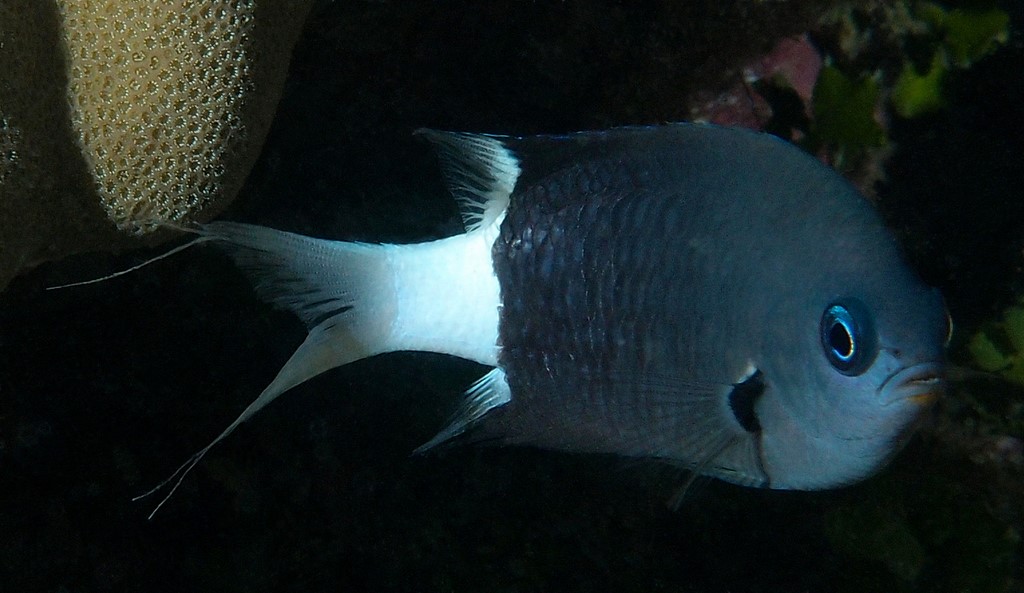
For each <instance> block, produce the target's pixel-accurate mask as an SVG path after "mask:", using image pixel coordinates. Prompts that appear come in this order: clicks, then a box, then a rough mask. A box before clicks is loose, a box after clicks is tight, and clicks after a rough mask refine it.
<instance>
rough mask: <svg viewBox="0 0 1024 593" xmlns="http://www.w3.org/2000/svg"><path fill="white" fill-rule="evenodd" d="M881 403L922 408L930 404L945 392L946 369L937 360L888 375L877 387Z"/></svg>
mask: <svg viewBox="0 0 1024 593" xmlns="http://www.w3.org/2000/svg"><path fill="white" fill-rule="evenodd" d="M879 391H880V395H881V401H882V405H885V406H888V405H890V404H893V403H897V402H905V403H910V404H913V405H915V406H920V407H922V408H925V407H928V406H931V405H932V404H934V403H935V401H936V400H938V398H939V396H941V395H942V394H943V393H945V392H946V369H945V365H943V364H942V363H939V362H923V363H919V364H915V365H913V366H910V367H907V368H904V369H902V370H900V371H898V372H896V373H894V374H892V375H890V376H889V378H887V379H886V380H885V382H884V383H882V386H881V387H880V388H879Z"/></svg>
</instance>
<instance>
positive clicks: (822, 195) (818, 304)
mask: <svg viewBox="0 0 1024 593" xmlns="http://www.w3.org/2000/svg"><path fill="white" fill-rule="evenodd" d="M417 134H418V135H419V136H421V137H422V138H424V139H426V140H427V141H429V142H430V143H431V144H432V145H433V146H434V147H435V149H436V151H437V155H438V161H439V164H440V167H441V170H442V174H443V177H444V179H445V181H446V183H447V186H448V188H449V190H450V192H451V194H452V195H453V196H454V198H455V200H456V201H457V203H458V205H459V210H460V212H461V216H462V219H463V222H464V226H465V232H464V233H461V234H457V235H454V236H450V237H446V238H442V239H438V240H433V241H427V242H421V243H412V244H373V243H362V242H346V241H336V240H328V239H320V238H312V237H307V236H303V235H298V234H293V233H289V232H283V231H279V230H274V229H270V228H266V227H262V226H256V225H250V224H244V223H238V222H229V221H214V222H209V223H206V224H202V225H199V226H198V227H197V228H196V229H194V230H193V232H195V233H197V234H198V235H199V237H198V238H197V239H196V240H197V241H204V242H212V243H215V244H217V245H218V246H220V247H222V248H223V249H224V250H225V251H226V252H227V253H228V255H229V256H230V257H231V258H232V259H233V260H234V262H235V263H236V265H237V266H238V267H239V268H241V269H242V270H244V271H245V272H247V273H248V274H249V275H251V277H252V278H253V280H254V286H255V290H256V292H257V294H258V295H259V296H260V297H262V298H263V299H265V300H267V301H269V302H270V303H272V304H274V305H276V306H278V307H281V308H283V309H285V310H288V311H291V312H293V313H294V314H295V315H297V316H298V317H299V318H300V319H301V320H302V321H303V322H304V323H305V324H306V326H307V327H308V329H309V333H308V335H307V337H306V338H305V341H304V342H303V343H302V344H301V345H300V346H299V347H298V349H297V350H296V351H295V353H294V354H293V355H292V356H291V358H290V359H289V360H288V361H287V362H286V363H285V364H284V366H283V368H282V369H281V370H280V372H279V373H278V375H277V376H276V377H275V378H274V380H273V381H272V382H271V383H270V385H268V386H267V388H266V389H265V390H264V391H263V392H262V393H261V394H260V395H259V396H258V397H257V398H256V399H255V400H254V401H253V402H252V403H251V404H250V405H249V406H248V407H247V408H246V409H245V410H244V411H243V412H242V413H241V414H240V415H239V416H238V418H237V419H235V421H234V422H232V423H231V424H230V425H229V426H228V427H227V428H226V429H225V430H224V431H223V432H222V433H221V434H220V435H219V436H217V437H216V439H214V440H213V441H212V442H211V443H210V444H209V445H207V446H206V447H205V448H203V449H202V450H200V451H199V452H198V453H196V454H195V455H193V456H192V457H191V458H190V459H189V460H188V461H187V462H186V463H185V464H184V465H182V466H181V467H180V468H179V470H178V471H177V472H175V474H173V475H172V476H171V477H170V478H168V480H166V481H165V482H163V483H162V484H161V485H160V486H158V488H160V487H162V486H163V485H166V484H169V483H171V482H172V481H173V482H174V486H173V488H172V489H171V494H173V491H174V489H176V488H177V486H178V485H179V484H180V483H181V479H183V478H184V475H185V474H187V473H188V471H190V470H191V469H192V467H194V466H195V464H196V463H198V462H199V460H200V459H202V457H203V455H205V453H206V452H207V451H209V449H210V448H211V447H213V446H214V445H215V444H216V443H218V442H219V441H221V440H222V439H224V438H225V437H226V436H227V435H228V434H230V433H231V432H232V431H233V430H234V429H235V428H236V427H237V426H238V425H239V424H241V423H242V422H244V421H246V420H247V419H249V418H251V417H252V416H253V415H254V414H255V413H256V412H257V411H259V410H260V409H262V408H263V407H265V406H266V405H267V404H269V403H270V402H271V401H273V400H274V399H275V398H277V397H278V396H280V395H281V394H282V393H284V392H285V391H287V390H289V389H291V388H292V387H294V386H296V385H298V384H300V383H302V382H304V381H306V380H308V379H310V378H312V377H314V376H316V375H318V374H320V373H322V372H324V371H327V370H329V369H332V368H335V367H339V366H343V365H345V364H348V363H351V362H354V361H357V360H360V359H363V358H367V357H371V356H375V355H378V354H382V353H386V352H395V351H425V352H436V353H442V354H448V355H451V356H455V357H460V358H464V359H468V360H471V361H475V362H477V363H479V364H481V365H484V366H485V367H489V369H490V370H489V371H488V372H486V373H485V374H484V375H483V376H482V377H481V378H480V379H479V380H478V381H476V382H475V383H474V384H473V385H471V386H470V387H469V388H468V389H467V390H466V391H465V394H464V395H463V399H462V403H461V405H460V407H459V411H458V412H457V413H456V415H455V416H454V418H453V419H452V420H451V422H450V423H449V424H448V425H447V426H446V427H444V428H443V429H441V430H440V431H439V432H438V434H437V435H436V436H435V437H434V438H432V439H430V440H429V441H428V442H426V443H424V445H423V446H421V447H420V448H418V449H417V450H416V451H417V452H424V451H427V450H431V449H433V448H436V447H438V446H441V445H450V444H453V443H460V442H463V441H465V442H468V443H473V442H481V443H487V444H498V445H520V446H530V447H537V448H542V449H550V450H557V451H564V452H573V453H610V454H615V455H618V456H622V457H626V458H637V459H650V460H655V461H661V462H666V463H669V464H672V465H676V466H680V467H685V468H688V469H690V470H692V471H694V472H696V473H697V474H699V475H706V476H710V477H714V478H719V479H721V480H724V481H727V482H731V483H734V484H739V485H742V486H750V487H758V488H771V489H783V490H818V489H827V488H834V487H839V486H844V485H847V484H851V483H853V482H857V481H859V480H862V479H865V478H867V477H868V476H870V475H872V474H874V473H875V472H877V471H878V470H879V469H880V468H882V467H883V466H884V465H885V464H886V463H887V462H888V461H889V460H890V459H891V457H892V456H893V455H894V454H895V453H896V452H897V451H898V450H899V449H900V447H901V446H902V444H903V443H905V442H906V440H907V438H908V437H909V436H910V435H911V434H912V433H913V430H914V428H915V426H916V425H917V424H918V423H919V421H920V419H921V418H922V416H923V415H924V413H925V411H926V410H928V409H929V407H930V405H931V404H932V403H933V402H935V401H936V399H937V398H938V397H940V396H941V394H942V393H943V391H944V389H945V384H946V362H945V346H946V344H947V342H948V338H949V333H950V331H951V322H950V319H949V315H948V313H947V310H946V307H945V304H944V301H943V298H942V295H941V294H940V292H939V291H938V290H937V289H935V288H933V287H930V286H928V285H926V284H925V283H924V282H923V281H922V280H921V279H920V278H919V277H918V276H917V275H916V274H915V272H914V271H913V270H912V269H911V267H910V266H909V265H908V263H907V261H906V259H905V257H904V255H903V253H902V251H901V249H900V247H899V245H898V244H897V241H896V238H895V236H894V235H893V233H891V232H890V231H889V230H888V229H887V228H886V227H885V225H884V224H883V222H882V220H881V217H880V216H879V215H878V213H877V212H876V211H875V209H874V207H873V206H872V205H871V204H870V203H869V202H868V201H867V199H865V198H864V197H863V195H862V194H860V193H859V192H858V190H857V189H855V188H854V187H853V186H852V185H851V184H850V183H849V182H847V181H846V180H845V179H844V178H843V177H842V176H841V175H839V174H838V173H837V172H835V171H834V170H832V169H831V168H829V167H828V166H826V165H824V164H823V163H822V162H820V161H819V160H818V159H817V158H815V157H814V156H812V155H810V154H808V153H806V152H804V151H803V150H801V149H799V148H798V147H796V146H794V145H792V144H790V143H788V142H785V141H783V140H780V139H778V138H776V137H773V136H771V135H768V134H764V133H760V132H755V131H751V130H746V129H741V128H729V127H720V126H715V125H710V124H697V123H672V124H663V125H657V126H634V127H622V128H613V129H609V130H603V131H592V132H578V133H573V134H566V135H547V136H527V137H514V136H497V135H486V134H473V133H464V132H445V131H437V130H429V129H423V130H418V131H417ZM175 480H176V481H175ZM154 490H156V489H154ZM151 492H152V491H151ZM171 494H168V495H167V497H168V498H169V497H170V495H171ZM163 502H166V498H165V499H164V501H163ZM163 502H161V503H160V504H161V505H162V504H163ZM157 508H159V507H157ZM154 512H156V510H154Z"/></svg>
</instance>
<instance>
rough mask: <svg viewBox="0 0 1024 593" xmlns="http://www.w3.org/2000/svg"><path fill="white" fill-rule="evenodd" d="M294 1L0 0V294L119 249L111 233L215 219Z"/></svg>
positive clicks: (293, 23)
mask: <svg viewBox="0 0 1024 593" xmlns="http://www.w3.org/2000/svg"><path fill="white" fill-rule="evenodd" d="M310 3H311V0H300V1H287V0H205V1H193V0H146V1H134V0H119V1H114V0H107V1H97V0H55V1H53V2H44V1H41V0H0V72H3V73H4V75H3V77H2V78H0V288H2V287H3V286H4V285H6V283H7V281H8V280H9V279H10V277H12V276H13V275H14V274H15V273H17V271H18V270H20V269H23V268H24V267H26V266H30V265H33V264H34V263H37V262H39V261H45V260H48V259H54V258H57V257H62V256H64V255H67V254H70V253H75V252H79V251H85V250H90V249H103V248H111V247H116V246H118V245H123V244H125V243H126V241H125V239H123V238H122V237H121V236H120V235H119V234H118V233H116V231H115V227H117V228H121V229H125V230H130V231H132V232H135V233H142V232H145V231H147V230H149V229H150V228H152V225H147V224H146V223H149V222H153V221H179V222H180V221H188V220H196V219H206V218H209V217H211V216H213V215H214V214H216V213H217V212H219V211H220V210H222V209H223V208H224V207H225V206H226V205H227V204H228V203H229V202H230V201H231V200H232V199H233V198H234V196H235V195H236V194H237V192H238V189H239V188H240V187H241V184H242V182H243V181H244V179H245V176H246V175H247V174H248V172H249V169H250V168H251V166H252V163H253V162H254V160H255V158H256V156H257V154H258V151H259V148H260V146H261V145H262V142H263V139H264V137H265V135H266V132H267V130H268V129H269V126H270V122H271V119H272V116H273V112H274V109H275V107H276V104H277V100H278V98H279V96H280V91H281V88H282V85H283V81H284V78H285V74H286V70H287V65H288V60H289V57H290V54H291V49H292V46H293V45H294V42H295V40H296V39H297V37H298V33H299V31H300V29H301V25H302V22H303V21H304V20H305V15H306V14H307V12H308V9H309V6H310ZM111 223H112V224H111Z"/></svg>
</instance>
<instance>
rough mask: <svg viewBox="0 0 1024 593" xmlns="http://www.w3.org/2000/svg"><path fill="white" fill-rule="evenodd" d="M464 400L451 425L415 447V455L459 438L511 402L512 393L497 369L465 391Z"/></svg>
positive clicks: (503, 376) (503, 373)
mask: <svg viewBox="0 0 1024 593" xmlns="http://www.w3.org/2000/svg"><path fill="white" fill-rule="evenodd" d="M465 398H466V399H465V401H464V402H463V403H462V406H461V407H460V408H459V411H458V412H456V413H455V417H454V418H452V421H451V423H449V424H448V426H447V427H445V429H444V430H442V431H441V432H439V433H437V435H435V436H434V438H432V439H430V440H429V441H427V442H426V443H423V444H422V445H420V446H419V447H417V448H416V451H415V453H423V452H424V451H427V450H429V449H432V448H434V447H436V446H437V445H440V444H441V443H444V442H445V441H448V440H450V439H453V438H455V437H457V436H459V435H460V434H462V433H464V432H466V430H467V429H469V428H470V427H471V426H472V425H473V424H475V423H476V422H478V421H479V420H480V419H481V418H483V417H484V416H486V415H487V413H488V412H490V411H491V410H493V409H495V408H499V407H501V406H503V405H505V404H507V403H509V402H510V401H512V391H511V390H510V389H509V386H508V381H507V380H506V379H505V371H503V370H501V368H499V367H495V368H493V369H491V370H490V372H489V373H487V374H486V375H484V376H483V377H480V379H478V380H477V381H476V383H473V385H471V386H470V387H469V389H467V390H466V394H465Z"/></svg>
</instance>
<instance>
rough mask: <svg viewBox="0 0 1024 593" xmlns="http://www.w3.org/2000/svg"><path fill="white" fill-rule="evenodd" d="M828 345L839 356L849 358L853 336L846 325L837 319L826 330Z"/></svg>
mask: <svg viewBox="0 0 1024 593" xmlns="http://www.w3.org/2000/svg"><path fill="white" fill-rule="evenodd" d="M828 345H829V346H831V347H832V351H833V352H835V353H836V354H837V355H838V356H839V357H840V358H849V357H850V355H851V354H853V338H851V337H850V332H849V331H847V329H846V326H845V325H843V324H842V323H839V322H838V321H837V322H835V323H833V324H832V327H831V328H830V329H829V330H828Z"/></svg>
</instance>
